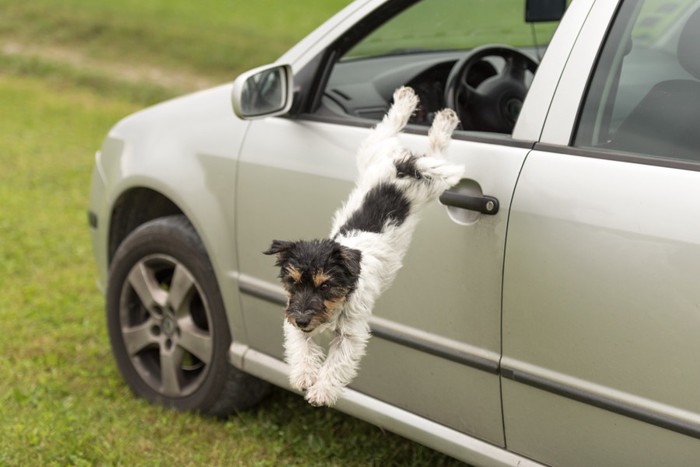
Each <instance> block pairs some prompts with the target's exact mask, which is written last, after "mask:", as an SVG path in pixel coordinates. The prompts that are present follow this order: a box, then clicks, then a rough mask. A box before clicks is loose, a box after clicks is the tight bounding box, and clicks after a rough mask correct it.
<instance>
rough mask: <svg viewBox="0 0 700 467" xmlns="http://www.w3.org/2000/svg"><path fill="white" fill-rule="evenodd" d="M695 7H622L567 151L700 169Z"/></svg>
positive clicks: (699, 24)
mask: <svg viewBox="0 0 700 467" xmlns="http://www.w3.org/2000/svg"><path fill="white" fill-rule="evenodd" d="M699 121H700V1H698V0H674V1H667V0H627V1H625V2H624V3H623V4H622V5H621V7H620V9H619V11H618V12H617V15H616V17H615V22H614V24H613V26H612V28H611V29H610V32H609V34H608V37H607V39H606V43H605V45H604V47H603V50H602V51H601V54H600V57H599V59H598V63H597V65H596V68H595V71H594V73H593V75H592V78H591V80H590V84H589V88H588V91H587V95H586V98H585V101H584V105H583V107H582V110H581V113H580V117H579V122H578V128H577V131H576V135H575V137H574V141H573V143H574V145H575V146H579V147H589V148H599V149H605V150H615V151H625V152H633V153H639V154H645V155H653V156H658V157H663V158H669V159H681V160H691V161H700V128H699V127H698V122H699Z"/></svg>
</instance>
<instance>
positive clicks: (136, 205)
mask: <svg viewBox="0 0 700 467" xmlns="http://www.w3.org/2000/svg"><path fill="white" fill-rule="evenodd" d="M175 214H182V210H180V208H178V207H177V205H176V204H175V203H173V202H172V201H170V200H169V199H168V198H167V197H165V196H163V195H162V194H160V193H158V192H157V191H154V190H151V189H149V188H133V189H131V190H129V191H127V192H126V193H124V194H122V195H121V196H120V197H119V199H118V200H117V202H116V203H114V207H113V208H112V215H111V220H110V228H109V244H108V248H109V250H108V258H109V262H110V263H111V262H112V258H113V257H114V253H115V252H116V251H117V248H119V245H120V244H121V243H122V242H123V241H124V239H125V238H126V237H127V235H129V234H130V233H131V232H132V231H133V230H134V229H136V228H137V227H138V226H140V225H142V224H145V223H146V222H148V221H152V220H153V219H157V218H159V217H165V216H171V215H175Z"/></svg>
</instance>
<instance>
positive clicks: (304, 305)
mask: <svg viewBox="0 0 700 467" xmlns="http://www.w3.org/2000/svg"><path fill="white" fill-rule="evenodd" d="M263 253H264V254H266V255H277V262H276V263H275V265H276V266H279V268H280V275H279V277H280V279H281V281H282V285H283V286H284V288H285V290H286V291H287V293H288V295H289V301H288V303H287V308H286V309H285V314H286V319H287V321H289V322H290V323H291V324H292V325H294V326H296V327H297V328H299V329H300V330H302V331H304V332H311V331H313V330H314V329H316V328H317V327H318V326H320V325H322V324H325V323H327V322H329V321H330V320H332V319H333V318H334V316H335V315H336V313H337V312H338V310H339V309H340V308H341V306H342V304H343V303H344V302H345V301H346V300H347V298H348V296H349V295H350V294H351V293H352V292H353V291H354V290H355V288H356V286H357V281H358V278H359V276H360V260H361V259H362V254H361V253H360V251H358V250H355V249H352V248H348V247H346V246H343V245H341V244H340V243H338V242H336V241H334V240H330V239H324V240H310V241H303V240H302V241H295V242H287V241H280V240H275V241H273V242H272V245H271V246H270V248H269V249H268V250H267V251H265V252H263Z"/></svg>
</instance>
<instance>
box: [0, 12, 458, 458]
mask: <svg viewBox="0 0 700 467" xmlns="http://www.w3.org/2000/svg"><path fill="white" fill-rule="evenodd" d="M344 3H345V2H341V1H334V2H331V1H326V0H317V1H315V2H305V4H306V7H307V8H313V9H314V10H313V11H312V13H309V12H304V11H301V9H300V7H299V6H297V4H298V2H282V1H277V2H273V1H267V0H262V1H260V2H235V3H234V2H220V1H219V0H208V1H198V2H190V1H189V0H160V1H156V0H153V1H149V2H144V1H135V0H128V1H127V0H124V1H121V2H112V1H107V0H93V1H90V2H88V1H82V2H81V1H77V0H62V1H61V2H55V1H49V0H32V2H26V1H24V0H16V1H8V0H0V8H1V9H2V11H3V15H2V17H0V102H1V103H2V109H3V117H4V118H3V119H2V120H1V121H0V200H1V203H2V204H1V206H0V288H1V290H2V295H1V296H0V322H1V323H2V326H3V335H2V338H0V354H1V355H3V358H2V359H0V375H2V382H1V383H0V465H262V466H265V465H378V464H388V465H428V464H429V465H450V464H454V463H456V462H455V461H453V460H451V459H449V458H447V457H445V456H442V455H441V454H438V453H436V452H434V451H431V450H429V449H427V448H424V447H422V446H420V445H418V444H416V443H412V442H410V441H407V440H405V439H403V438H400V437H398V436H395V435H393V434H391V433H386V432H384V431H382V430H380V429H378V428H377V427H374V426H372V425H369V424H367V423H364V422H361V421H359V420H356V419H354V418H351V417H348V416H345V415H343V414H341V413H339V412H336V411H334V410H323V409H320V410H319V409H313V408H311V407H310V406H308V405H307V404H306V403H305V402H304V401H303V399H301V398H300V397H298V396H296V395H293V394H291V393H287V392H285V391H283V390H279V389H278V390H274V391H273V393H272V395H271V397H269V398H268V399H267V400H266V401H265V402H264V403H263V404H261V405H260V407H258V408H257V409H256V410H253V411H250V412H246V413H242V414H239V415H238V416H235V417H231V418H230V419H228V420H226V421H218V420H212V419H208V418H204V417H199V416H196V415H193V414H184V413H177V412H173V411H168V410H164V409H162V408H159V407H154V406H150V405H148V404H146V403H145V402H143V401H141V400H139V399H136V398H135V397H134V396H133V395H132V394H131V392H130V391H129V390H128V388H127V387H126V385H125V383H124V382H123V381H122V379H121V377H120V376H119V374H118V372H117V370H116V367H115V364H114V362H113V360H112V357H111V353H110V350H109V343H108V339H107V336H106V330H105V323H104V304H103V300H102V297H101V295H100V294H99V292H98V291H97V289H96V287H95V276H96V274H95V270H94V264H93V260H92V252H91V249H90V242H89V237H88V227H87V220H86V207H87V196H88V190H89V182H90V173H91V169H92V162H93V154H94V151H95V149H96V148H98V147H99V145H100V143H101V140H102V138H103V137H104V135H105V134H106V132H107V131H108V129H109V128H110V127H111V126H112V125H113V124H114V123H115V122H116V121H117V120H118V119H120V118H121V117H123V116H125V115H127V114H129V113H132V112H134V111H136V110H138V109H139V108H141V107H143V106H144V105H146V104H150V103H152V102H155V101H158V100H161V99H163V98H166V97H169V96H171V95H175V94H177V93H179V92H181V91H182V89H181V88H179V87H177V86H170V85H164V84H163V83H161V82H158V81H157V80H156V81H153V80H151V81H149V82H144V81H143V80H139V79H130V78H129V77H128V76H122V75H120V74H118V73H117V74H115V73H112V72H111V71H112V70H114V67H122V66H127V67H128V68H130V69H141V68H148V67H155V68H156V69H158V70H161V72H162V73H164V75H178V74H179V75H183V76H185V77H193V78H203V79H215V80H216V79H220V78H221V79H223V78H224V77H226V76H229V75H232V74H235V73H236V72H237V71H240V70H241V69H243V68H246V67H249V66H253V65H256V64H258V63H253V62H257V61H268V60H269V59H272V58H274V57H275V56H276V55H278V54H279V53H281V52H282V51H283V49H284V47H286V46H287V45H289V44H290V43H292V42H294V41H295V40H296V39H298V38H299V37H301V36H302V35H303V34H304V33H306V32H307V31H308V29H310V28H311V27H312V26H313V24H312V23H318V22H320V21H321V19H322V18H323V17H326V16H328V15H329V14H330V12H331V11H332V10H336V9H338V8H339V7H340V6H342V4H344ZM253 4H254V5H255V7H253V6H251V5H253ZM194 5H197V7H196V8H195V6H194ZM258 6H259V7H260V8H261V10H260V12H258V11H257V10H255V8H257V7H258ZM310 11H311V10H310ZM254 13H255V15H257V16H255V15H254ZM302 13H304V14H302ZM265 15H267V18H265ZM285 19H287V20H290V19H291V20H293V22H290V23H287V22H286V21H285ZM154 24H157V25H158V27H157V28H156V27H154V26H153V25H154ZM268 24H269V27H266V28H265V29H263V28H261V25H268ZM288 24H294V26H295V28H294V29H293V30H290V28H289V26H288ZM245 25H247V26H246V27H247V29H241V30H237V27H239V26H240V27H241V28H242V27H243V26H245ZM251 31H253V32H255V34H257V36H256V39H255V40H257V44H248V45H246V44H238V43H237V40H238V39H239V38H240V37H241V36H245V35H247V34H251V33H252V32H251ZM260 31H263V32H260ZM267 37H270V43H269V44H267V45H266V46H265V47H260V43H261V41H263V39H264V38H267ZM86 39H90V41H88V42H86V41H85V40H86ZM195 43H196V44H195ZM137 45H139V47H140V50H133V49H136V48H137V47H136V46H137ZM239 45H241V47H243V49H245V47H249V48H251V50H248V51H247V52H246V51H245V50H244V51H243V52H240V51H239V50H238V46H239ZM268 46H269V47H268ZM256 47H257V48H258V49H260V50H259V52H260V54H259V55H256V54H254V53H253V52H254V51H255V50H252V49H254V48H256ZM176 49H177V50H176ZM214 49H216V50H214ZM219 49H223V50H219ZM263 49H264V50H263ZM209 51H211V53H208V52H209ZM205 52H207V53H205ZM245 54H248V55H249V57H248V58H245ZM125 64H128V65H125ZM212 77H213V78H212ZM197 82H198V81H197V80H196V79H192V80H190V81H188V80H184V81H183V83H184V84H182V87H184V88H187V87H196V83H197Z"/></svg>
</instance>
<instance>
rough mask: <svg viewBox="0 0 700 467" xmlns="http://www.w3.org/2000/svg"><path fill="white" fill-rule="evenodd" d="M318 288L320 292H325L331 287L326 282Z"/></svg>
mask: <svg viewBox="0 0 700 467" xmlns="http://www.w3.org/2000/svg"><path fill="white" fill-rule="evenodd" d="M319 288H320V289H321V290H323V291H326V290H328V289H330V288H331V285H330V284H329V283H328V282H324V283H323V284H321V285H320V286H319Z"/></svg>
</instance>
